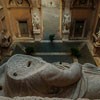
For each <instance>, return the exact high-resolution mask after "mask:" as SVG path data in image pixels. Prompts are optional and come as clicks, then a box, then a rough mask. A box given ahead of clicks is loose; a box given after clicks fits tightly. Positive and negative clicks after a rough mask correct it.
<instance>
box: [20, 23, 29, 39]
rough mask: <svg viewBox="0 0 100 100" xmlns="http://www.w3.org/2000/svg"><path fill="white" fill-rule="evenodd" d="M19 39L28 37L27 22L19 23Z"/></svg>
mask: <svg viewBox="0 0 100 100" xmlns="http://www.w3.org/2000/svg"><path fill="white" fill-rule="evenodd" d="M19 29H20V34H21V37H29V33H28V24H27V21H19Z"/></svg>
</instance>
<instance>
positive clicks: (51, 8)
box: [41, 0, 60, 40]
mask: <svg viewBox="0 0 100 100" xmlns="http://www.w3.org/2000/svg"><path fill="white" fill-rule="evenodd" d="M41 3H42V18H43V39H44V40H48V39H49V36H50V35H51V34H54V35H55V39H57V40H59V39H60V34H59V30H60V0H42V2H41Z"/></svg>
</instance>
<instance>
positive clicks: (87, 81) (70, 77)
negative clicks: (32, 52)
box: [3, 54, 100, 99]
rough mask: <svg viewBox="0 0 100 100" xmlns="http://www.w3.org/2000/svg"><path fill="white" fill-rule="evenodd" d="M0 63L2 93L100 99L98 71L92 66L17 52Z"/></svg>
mask: <svg viewBox="0 0 100 100" xmlns="http://www.w3.org/2000/svg"><path fill="white" fill-rule="evenodd" d="M3 66H5V68H6V75H5V82H4V94H5V95H6V96H9V97H15V96H41V97H58V98H70V99H77V98H90V99H94V98H95V99H100V71H99V68H97V67H96V66H95V65H92V64H88V63H87V64H84V65H81V64H79V63H78V62H75V63H72V64H68V63H62V64H60V63H59V62H58V63H53V64H50V63H47V62H45V61H44V60H42V59H41V58H37V57H32V56H27V55H20V54H17V55H14V56H13V57H11V58H10V59H9V60H8V61H7V62H6V63H5V64H4V65H3Z"/></svg>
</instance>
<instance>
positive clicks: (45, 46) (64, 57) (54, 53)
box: [12, 42, 95, 64]
mask: <svg viewBox="0 0 100 100" xmlns="http://www.w3.org/2000/svg"><path fill="white" fill-rule="evenodd" d="M28 46H33V47H34V50H35V53H34V56H36V57H41V58H43V59H44V60H46V61H47V62H50V63H52V62H58V61H61V62H68V63H72V62H73V57H72V56H71V53H70V49H71V48H72V47H75V48H79V49H80V52H81V54H82V56H81V57H80V58H78V61H79V63H81V64H83V63H92V64H95V61H94V59H93V57H92V55H91V53H90V51H89V49H88V47H87V44H86V42H62V43H61V42H57V43H53V44H50V43H41V42H35V43H18V44H17V45H16V47H15V49H14V51H13V53H12V55H14V54H25V52H24V49H25V47H28Z"/></svg>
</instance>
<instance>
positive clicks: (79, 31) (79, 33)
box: [72, 20, 86, 39]
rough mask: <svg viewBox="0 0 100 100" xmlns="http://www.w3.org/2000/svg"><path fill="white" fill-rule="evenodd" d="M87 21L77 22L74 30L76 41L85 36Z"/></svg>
mask: <svg viewBox="0 0 100 100" xmlns="http://www.w3.org/2000/svg"><path fill="white" fill-rule="evenodd" d="M85 24H86V21H85V20H75V23H74V30H73V36H72V37H73V38H74V39H83V38H84V34H85V26H86V25H85Z"/></svg>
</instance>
